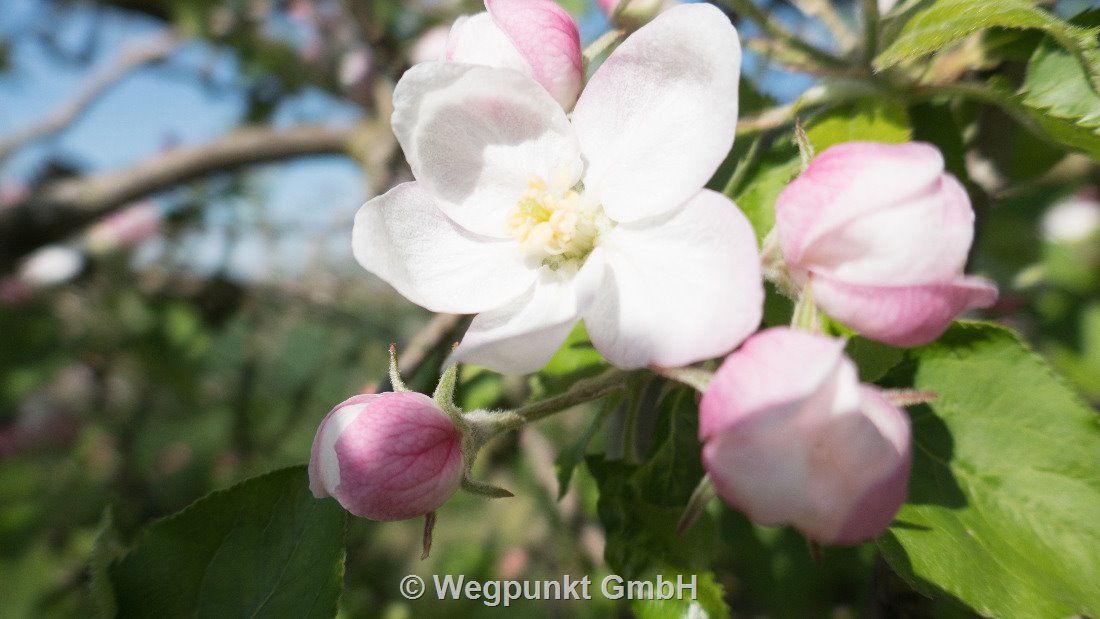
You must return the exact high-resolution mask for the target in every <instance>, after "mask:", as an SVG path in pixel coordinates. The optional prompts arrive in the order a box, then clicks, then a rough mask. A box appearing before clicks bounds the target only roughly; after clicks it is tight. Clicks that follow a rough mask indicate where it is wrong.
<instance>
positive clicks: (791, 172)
mask: <svg viewBox="0 0 1100 619" xmlns="http://www.w3.org/2000/svg"><path fill="white" fill-rule="evenodd" d="M801 170H802V162H801V161H800V160H799V159H798V155H797V154H795V155H794V156H793V157H791V156H790V148H789V147H784V148H782V149H781V151H780V153H776V154H775V155H769V156H767V157H765V159H764V161H762V162H761V164H760V168H759V169H758V170H757V171H756V172H755V174H753V176H752V180H750V181H749V182H748V183H747V184H746V185H745V189H744V191H742V192H741V193H739V194H738V195H737V197H736V198H735V199H734V202H736V203H737V206H738V207H740V208H741V211H742V212H743V213H745V216H746V217H748V219H749V222H750V223H751V224H752V229H753V231H754V232H756V240H757V241H759V242H763V240H764V237H765V236H766V235H767V234H768V232H769V231H770V230H771V229H772V227H773V226H775V200H776V198H778V197H779V193H780V192H782V191H783V188H784V187H786V186H787V183H789V182H791V180H792V179H794V178H795V177H796V176H798V173H799V172H800V171H801Z"/></svg>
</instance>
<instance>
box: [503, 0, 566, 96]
mask: <svg viewBox="0 0 1100 619" xmlns="http://www.w3.org/2000/svg"><path fill="white" fill-rule="evenodd" d="M485 8H486V9H488V10H489V15H491V16H492V18H493V21H494V22H495V23H496V25H497V26H498V27H499V28H500V29H501V30H502V31H503V32H504V34H505V35H506V36H507V37H508V39H509V40H510V41H511V43H512V45H514V46H515V49H516V50H518V52H519V54H520V55H521V56H522V57H523V58H524V59H525V60H526V62H527V64H528V65H529V66H530V70H531V77H533V78H535V81H537V82H538V83H539V84H542V87H543V88H545V89H546V90H547V91H548V92H549V93H550V95H551V96H552V97H554V99H555V100H556V101H557V102H558V103H560V104H561V106H562V107H563V108H565V109H567V110H568V109H570V108H572V107H573V103H575V102H576V100H577V95H578V94H580V91H581V84H582V83H583V81H584V63H583V61H582V59H581V44H580V35H579V34H578V32H577V24H576V22H574V21H573V18H572V17H571V16H570V15H569V13H567V12H566V11H565V9H563V8H561V6H559V5H558V4H557V3H556V2H554V1H553V0H485Z"/></svg>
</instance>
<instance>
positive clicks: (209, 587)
mask: <svg viewBox="0 0 1100 619" xmlns="http://www.w3.org/2000/svg"><path fill="white" fill-rule="evenodd" d="M343 531H344V511H343V510H342V509H341V508H340V506H339V505H338V504H337V503H336V501H335V500H333V499H325V500H317V499H315V498H313V496H312V495H311V494H310V492H309V487H308V481H307V477H306V468H305V467H304V466H297V467H292V468H287V469H282V470H279V471H275V472H273V473H268V474H267V475H262V476H260V477H255V478H253V479H250V480H247V481H244V482H242V483H240V484H237V485H236V486H233V487H232V488H229V489H227V490H221V491H218V492H214V493H212V494H210V495H208V496H206V497H204V498H202V499H199V500H198V501H196V502H195V503H194V504H192V505H191V506H190V507H188V508H187V509H185V510H183V511H182V512H179V513H178V514H175V515H173V516H171V517H169V518H167V519H165V520H161V521H158V522H155V523H153V524H152V525H150V526H149V527H148V528H147V529H146V530H145V531H144V532H143V533H142V535H141V536H140V537H139V538H138V540H137V542H136V543H135V545H134V548H133V550H132V551H131V552H130V553H129V554H127V555H126V556H124V557H123V558H122V559H121V560H119V561H118V562H117V563H115V564H114V565H113V566H112V568H111V579H112V581H113V583H114V587H115V595H116V599H117V602H118V612H119V614H120V615H121V616H125V617H147V616H148V617H154V616H155V617H165V616H173V617H180V616H196V615H197V616H214V615H216V616H249V617H256V616H276V617H332V616H333V615H334V614H335V613H336V602H337V599H338V597H339V595H340V589H341V584H342V580H343V569H344V542H343Z"/></svg>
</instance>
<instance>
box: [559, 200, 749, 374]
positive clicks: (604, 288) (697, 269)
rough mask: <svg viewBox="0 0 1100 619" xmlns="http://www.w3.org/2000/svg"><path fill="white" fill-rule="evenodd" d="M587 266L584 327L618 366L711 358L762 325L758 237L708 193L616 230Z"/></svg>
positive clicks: (582, 278) (581, 284) (726, 203)
mask: <svg viewBox="0 0 1100 619" xmlns="http://www.w3.org/2000/svg"><path fill="white" fill-rule="evenodd" d="M588 260H589V263H586V264H585V268H584V269H582V271H581V273H580V275H579V277H578V288H579V289H580V290H581V296H582V301H581V303H582V307H587V308H588V309H586V310H585V311H584V321H585V325H586V326H587V327H588V333H589V335H590V336H591V338H592V343H593V344H594V345H595V346H596V349H597V350H599V351H600V353H601V354H603V356H604V357H606V358H607V359H608V360H609V361H610V362H611V363H613V364H615V365H616V366H618V367H620V368H636V367H641V366H645V365H649V364H657V365H663V366H679V365H685V364H688V363H694V362H696V361H700V360H703V359H709V358H711V357H717V356H719V355H723V354H725V353H727V352H729V351H730V350H732V349H733V348H734V347H736V346H737V345H738V344H740V343H741V341H742V340H744V339H745V338H746V337H748V336H749V335H750V334H751V333H752V332H753V331H755V330H756V327H757V325H759V323H760V318H761V314H762V312H763V300H764V290H763V285H762V283H761V276H760V255H759V253H758V252H757V249H756V237H755V236H754V235H753V231H752V227H751V226H750V225H749V222H748V220H747V219H745V216H744V215H742V214H741V211H740V210H739V209H738V208H737V206H735V205H734V204H733V202H731V201H730V200H729V199H728V198H726V197H725V196H723V195H722V194H719V193H716V192H713V191H708V190H704V191H701V192H699V193H698V194H697V195H696V196H695V197H694V198H692V199H691V200H690V201H689V202H688V203H687V204H685V205H684V207H683V208H682V209H679V210H677V211H676V212H674V213H672V214H670V215H666V216H663V217H659V218H652V219H648V220H645V221H641V222H636V223H633V224H621V225H619V226H618V227H616V228H614V229H612V230H611V231H609V232H607V233H605V234H604V235H603V236H601V237H600V239H599V247H597V249H596V250H595V251H594V252H592V255H591V256H589V258H588Z"/></svg>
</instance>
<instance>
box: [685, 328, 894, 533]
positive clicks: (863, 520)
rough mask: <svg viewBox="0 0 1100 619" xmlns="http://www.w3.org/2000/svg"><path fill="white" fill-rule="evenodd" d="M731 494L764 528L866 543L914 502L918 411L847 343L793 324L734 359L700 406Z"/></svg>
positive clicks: (707, 453)
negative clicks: (888, 389)
mask: <svg viewBox="0 0 1100 619" xmlns="http://www.w3.org/2000/svg"><path fill="white" fill-rule="evenodd" d="M699 438H700V439H701V440H702V441H703V443H704V445H703V466H704V468H705V469H706V471H707V473H708V474H709V475H710V478H711V480H712V482H713V483H714V486H715V489H716V490H717V491H718V495H719V497H721V498H722V500H723V501H725V502H726V503H727V504H728V505H729V506H731V507H733V508H734V509H737V510H739V511H741V512H743V513H744V514H745V515H747V516H748V517H749V518H750V519H751V520H752V521H753V522H755V523H757V524H760V525H764V526H780V525H792V526H794V527H795V528H796V529H798V530H799V531H801V532H802V534H803V535H805V536H806V537H807V538H809V539H811V540H815V541H817V542H819V543H822V544H855V543H858V542H861V541H864V540H868V539H871V538H873V537H875V536H877V535H878V534H880V533H882V531H884V530H885V529H886V527H888V526H889V525H890V522H891V521H892V520H893V518H894V515H895V514H896V513H897V511H898V509H899V508H900V507H901V504H902V503H903V502H904V501H905V496H906V490H907V485H908V479H909V469H910V463H911V453H910V430H909V417H908V416H907V415H906V414H905V413H904V412H903V411H901V410H899V409H898V408H897V407H896V406H894V405H893V404H891V403H890V402H889V401H887V400H886V399H885V398H884V397H883V394H882V392H881V391H880V390H879V389H878V388H876V387H873V386H870V385H861V384H860V383H859V378H858V374H857V372H856V367H855V364H854V363H852V361H851V359H849V358H848V357H847V356H845V354H844V341H843V340H839V339H832V338H827V337H824V336H820V335H816V334H812V333H809V332H806V331H796V330H793V329H789V328H785V327H781V328H773V329H768V330H766V331H762V332H760V333H758V334H756V335H754V336H753V337H751V338H749V339H748V340H747V341H746V342H745V344H744V345H743V346H742V347H741V348H740V349H739V350H738V351H737V352H734V353H733V354H731V355H730V356H729V357H727V358H726V360H725V362H724V363H723V364H722V366H721V367H720V368H719V369H718V371H717V372H716V373H715V375H714V378H713V380H712V381H711V383H710V386H709V387H708V389H707V391H706V393H704V394H703V399H702V401H701V402H700V406H699Z"/></svg>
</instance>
